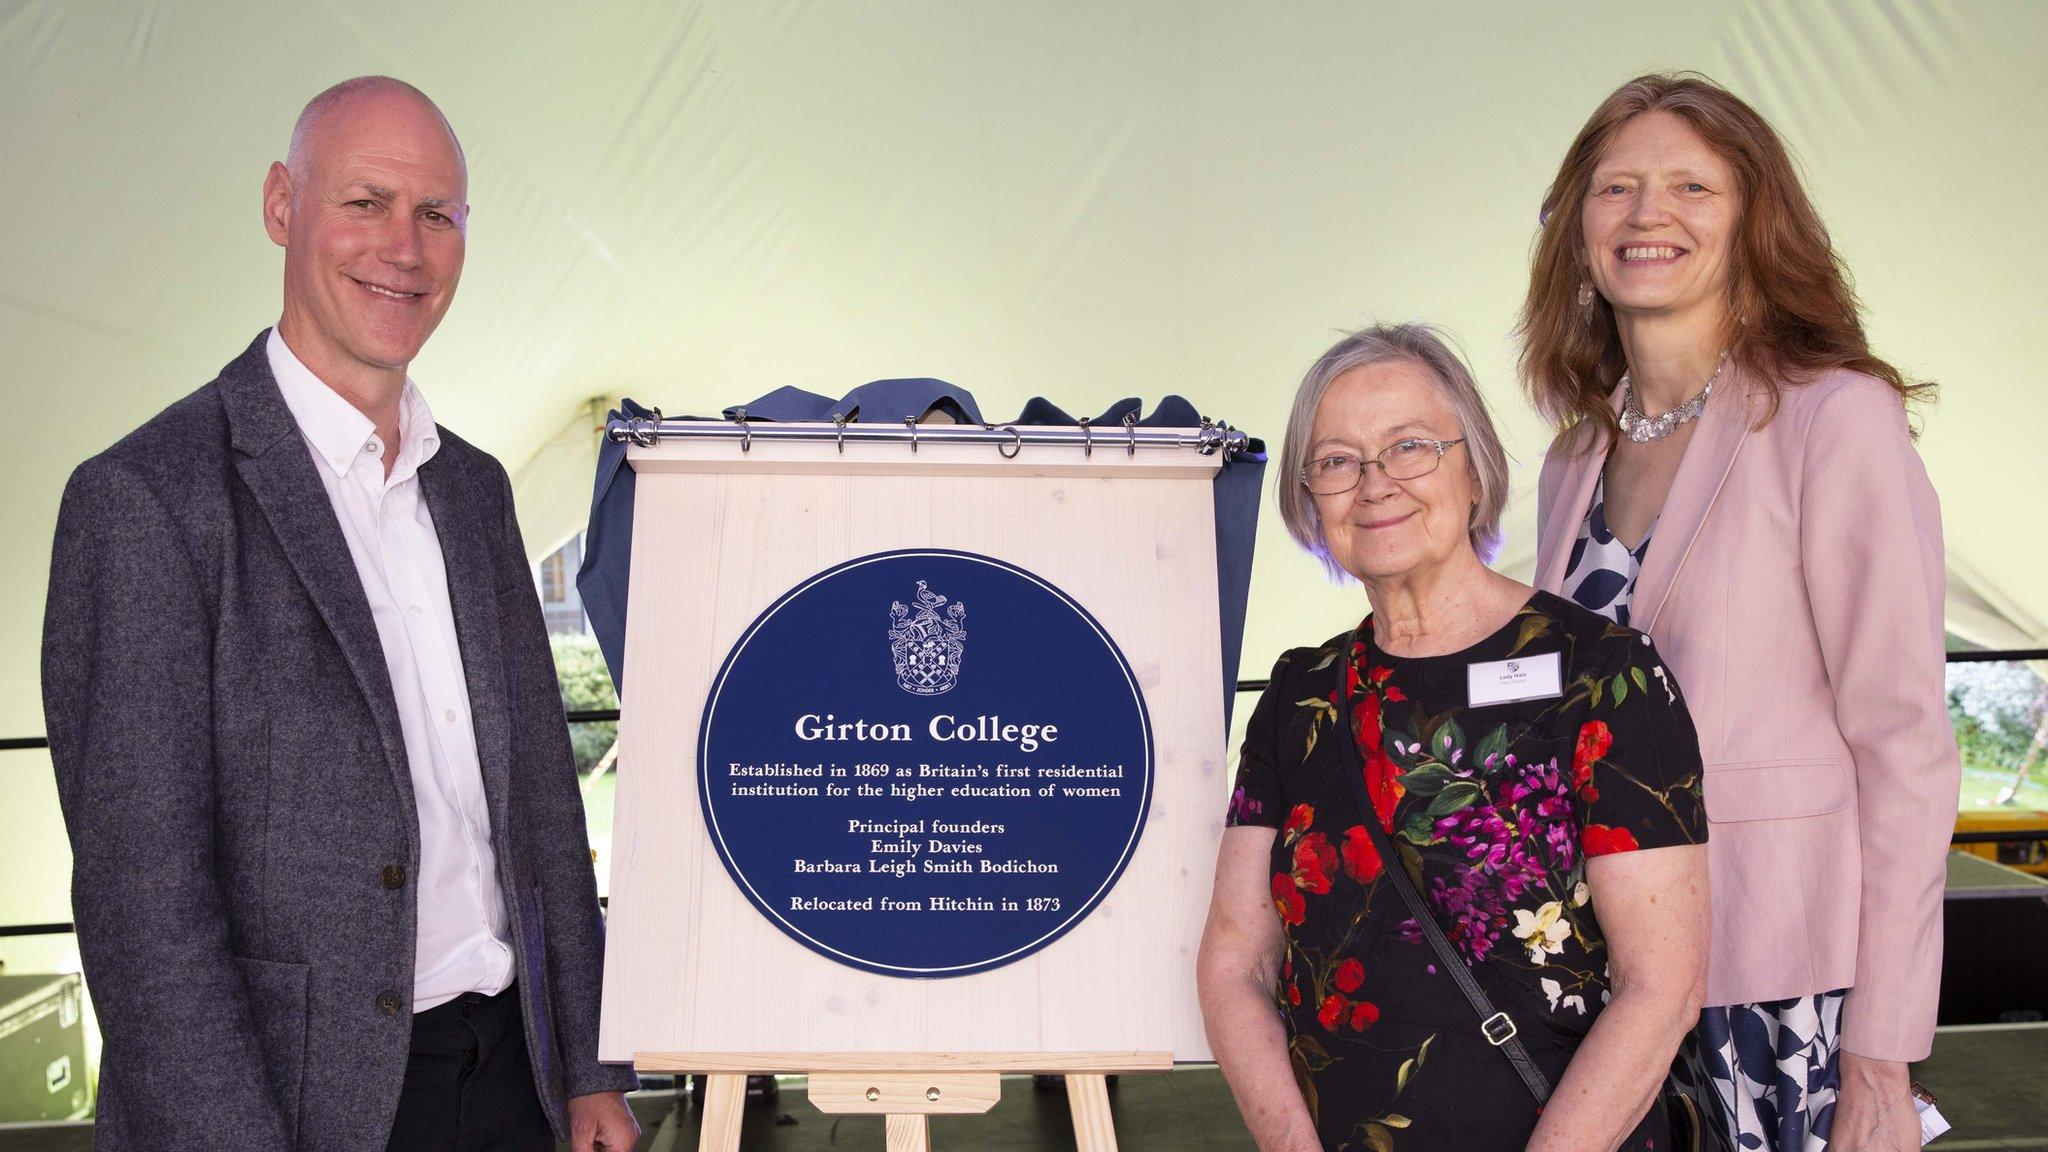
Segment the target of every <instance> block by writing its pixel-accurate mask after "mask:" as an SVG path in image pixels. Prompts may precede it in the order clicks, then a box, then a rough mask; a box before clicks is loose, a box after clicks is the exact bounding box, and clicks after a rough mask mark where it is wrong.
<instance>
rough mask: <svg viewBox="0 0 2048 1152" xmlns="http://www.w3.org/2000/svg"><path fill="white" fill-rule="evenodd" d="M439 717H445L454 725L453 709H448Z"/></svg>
mask: <svg viewBox="0 0 2048 1152" xmlns="http://www.w3.org/2000/svg"><path fill="white" fill-rule="evenodd" d="M441 715H443V716H446V717H447V718H448V722H449V723H450V724H453V723H455V709H453V708H450V709H449V710H448V711H446V712H443V713H441Z"/></svg>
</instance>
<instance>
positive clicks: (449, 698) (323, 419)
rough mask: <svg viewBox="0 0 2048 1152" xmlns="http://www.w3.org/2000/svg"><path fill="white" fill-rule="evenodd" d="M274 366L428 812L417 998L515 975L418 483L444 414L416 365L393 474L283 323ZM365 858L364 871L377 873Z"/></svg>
mask: <svg viewBox="0 0 2048 1152" xmlns="http://www.w3.org/2000/svg"><path fill="white" fill-rule="evenodd" d="M267 352H268V354H269V357H270V371H271V374H272V375H273V376H275V377H276V378H277V386H278V388H279V389H280V390H281V391H282V392H283V393H284V402H285V407H287V408H289V409H291V413H292V419H293V420H294V421H296V422H297V423H298V426H299V434H300V436H302V437H303V438H304V439H305V442H306V448H307V450H308V451H310V452H311V453H312V454H313V470H314V471H316V472H318V473H319V474H320V483H321V484H322V485H323V486H324V487H325V488H326V489H327V499H328V502H329V503H331V504H332V505H333V506H334V515H335V518H336V519H338V520H340V521H341V534H342V536H343V538H345V539H346V540H347V541H348V551H349V555H350V556H351V557H353V558H354V560H355V565H356V574H357V575H358V576H360V577H361V578H362V582H363V593H364V594H365V595H366V596H368V597H369V601H370V615H371V617H372V618H374V619H375V620H376V622H377V640H378V642H379V644H380V645H381V646H382V647H383V650H384V665H385V667H386V668H388V669H389V670H390V672H391V691H392V694H393V696H394V697H395V698H396V701H397V704H398V723H399V728H400V730H401V731H402V732H403V733H404V735H405V758H406V762H407V764H408V765H409V766H410V768H411V772H412V793H413V802H414V805H415V807H417V809H418V810H419V819H420V859H419V866H418V869H417V871H416V873H415V874H414V875H412V876H409V877H407V878H406V879H407V882H408V883H410V884H411V885H412V886H413V890H414V892H415V893H416V894H417V896H418V917H419V938H418V951H417V953H416V955H415V958H414V961H413V993H412V997H413V998H412V1008H413V1011H415V1012H424V1011H426V1010H427V1009H429V1008H432V1007H433V1006H435V1005H436V1004H441V1003H444V1002H446V1001H449V1000H452V999H454V998H455V997H457V996H459V995H461V994H462V993H464V992H484V993H488V994H492V995H495V994H497V993H499V992H502V991H504V990H505V989H506V988H507V987H508V986H510V985H511V983H512V975H513V965H512V936H511V932H510V930H509V927H508V925H507V921H506V915H505V897H504V893H503V891H502V890H501V889H500V887H499V884H498V873H497V864H496V860H495V858H494V857H493V854H492V850H491V818H490V810H489V808H488V806H487V804H486V801H485V797H484V782H483V771H482V769H481V768H480V767H479V766H478V763H477V751H476V732H475V729H474V728H473V727H472V726H471V724H470V714H469V684H468V681H467V679H466V677H465V676H464V675H463V671H462V652H461V649H460V648H459V647H458V646H457V641H456V636H455V612H454V608H453V606H452V605H451V603H450V602H449V599H448V570H447V567H446V565H445V564H444V563H443V561H442V558H441V540H440V537H438V536H436V535H435V534H434V519H433V516H432V515H431V514H430V513H429V511H428V509H427V502H426V500H425V499H423V498H422V497H421V494H420V480H419V468H420V465H422V464H424V463H426V462H427V460H428V459H430V458H431V457H432V456H433V455H434V453H435V451H436V450H437V449H439V448H440V446H441V438H440V436H439V435H438V434H437V433H436V431H435V429H434V414H433V412H432V411H430V410H429V409H428V408H427V400H426V397H425V396H422V395H421V394H420V390H419V388H418V387H417V386H415V385H414V384H413V382H412V381H411V380H410V379H408V380H406V382H405V390H404V392H403V393H402V394H401V396H400V400H399V418H398V438H399V448H398V458H397V460H396V462H395V463H393V465H392V467H391V475H390V476H389V477H388V478H387V477H386V476H385V475H384V442H383V440H382V439H381V438H380V437H378V435H377V429H376V425H375V424H374V423H373V422H372V421H371V420H370V418H369V417H368V416H365V415H363V414H362V413H361V412H360V411H358V410H357V409H356V407H355V406H354V405H352V404H350V403H349V402H348V401H347V400H344V399H343V398H342V397H341V395H340V394H339V393H337V392H335V391H334V390H333V389H331V388H329V387H328V386H327V385H325V384H323V383H321V381H320V378H319V377H317V376H315V375H313V373H312V371H311V370H309V369H308V368H307V367H306V366H305V365H304V364H302V363H300V362H299V358H298V357H297V356H295V355H293V353H292V350H291V349H290V348H288V347H286V345H285V342H284V338H283V337H281V336H279V335H278V334H277V330H276V329H275V328H273V329H271V331H270V340H269V342H268V344H267ZM376 881H377V874H376V872H375V870H366V871H365V873H364V882H365V883H375V882H376Z"/></svg>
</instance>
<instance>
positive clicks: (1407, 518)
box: [1308, 360, 1479, 581]
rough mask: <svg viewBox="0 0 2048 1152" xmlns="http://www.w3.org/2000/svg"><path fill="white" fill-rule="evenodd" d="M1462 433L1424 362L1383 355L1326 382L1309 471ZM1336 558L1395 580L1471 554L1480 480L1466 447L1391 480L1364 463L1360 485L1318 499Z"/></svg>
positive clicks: (1363, 575) (1366, 576)
mask: <svg viewBox="0 0 2048 1152" xmlns="http://www.w3.org/2000/svg"><path fill="white" fill-rule="evenodd" d="M1463 435H1464V432H1463V431H1461V430H1460V429H1459V427H1458V416H1457V412H1456V410H1455V409H1453V408H1452V407H1451V402H1450V401H1449V400H1448V399H1446V398H1445V396H1444V394H1443V390H1442V389H1441V388H1440V387H1438V385H1437V382H1436V380H1435V379H1434V378H1432V377H1431V376H1430V374H1429V371H1428V370H1427V369H1425V368H1424V367H1422V366H1421V365H1419V364H1416V363H1414V362H1413V361H1409V360H1391V361H1382V362H1380V363H1377V364H1368V365H1365V366H1364V367H1362V368H1354V369H1352V370H1351V371H1349V372H1346V373H1344V374H1343V375H1341V376H1339V377H1337V378H1336V379H1335V380H1332V381H1330V387H1329V389H1328V391H1326V392H1324V393H1323V399H1322V402H1321V403H1320V404H1318V405H1317V406H1316V419H1315V426H1314V429H1313V431H1312V432H1311V433H1310V438H1309V450H1308V460H1309V464H1308V467H1309V469H1310V471H1312V472H1313V471H1314V470H1315V469H1316V468H1317V466H1318V463H1319V462H1321V461H1326V460H1328V459H1329V458H1331V457H1332V456H1349V457H1353V458H1355V459H1358V460H1372V459H1374V458H1375V457H1377V456H1378V455H1379V454H1380V453H1381V452H1383V451H1385V450H1386V449H1387V448H1389V447H1391V446H1393V445H1394V444H1397V443H1400V442H1401V441H1403V440H1407V439H1411V438H1416V437H1422V438H1427V439H1430V440H1456V439H1458V438H1459V437H1461V436H1463ZM1313 499H1314V501H1315V509H1316V517H1317V519H1318V520H1319V521H1320V522H1321V525H1322V532H1323V544H1324V546H1325V547H1326V548H1328V549H1329V553H1330V557H1331V559H1333V560H1335V561H1336V562H1337V564H1338V565H1339V566H1340V567H1342V568H1343V569H1344V570H1345V571H1346V572H1349V573H1351V574H1352V575H1353V576H1356V577H1357V578H1359V579H1360V580H1365V581H1370V580H1375V579H1388V578H1398V577H1402V576H1409V575H1414V574H1417V573H1420V572H1424V571H1427V570H1429V569H1432V568H1435V567H1437V566H1439V565H1442V564H1444V563H1446V562H1448V561H1450V560H1452V559H1453V558H1455V557H1456V556H1457V555H1458V554H1459V553H1460V552H1470V551H1471V550H1472V540H1471V536H1470V529H1471V524H1472V510H1473V508H1474V507H1475V506H1476V505H1477V504H1478V502H1479V477H1478V475H1477V473H1475V472H1474V470H1473V468H1472V464H1471V457H1470V455H1469V454H1468V453H1467V452H1466V448H1465V446H1464V445H1462V444H1461V445H1458V446H1457V447H1454V448H1452V449H1450V450H1449V451H1447V452H1445V453H1444V455H1443V458H1442V460H1441V461H1440V462H1439V463H1438V466H1437V468H1436V470H1435V471H1434V472H1431V473H1429V474H1427V475H1425V476H1420V477H1417V478H1415V479H1413V480H1393V479H1389V478H1388V477H1387V474H1386V472H1385V470H1383V469H1381V468H1379V467H1376V466H1373V465H1370V464H1368V465H1366V466H1365V471H1364V474H1363V475H1362V476H1360V478H1359V481H1358V487H1356V488H1353V489H1352V490H1351V491H1349V492H1344V493H1339V494H1337V495H1334V496H1315V497H1313Z"/></svg>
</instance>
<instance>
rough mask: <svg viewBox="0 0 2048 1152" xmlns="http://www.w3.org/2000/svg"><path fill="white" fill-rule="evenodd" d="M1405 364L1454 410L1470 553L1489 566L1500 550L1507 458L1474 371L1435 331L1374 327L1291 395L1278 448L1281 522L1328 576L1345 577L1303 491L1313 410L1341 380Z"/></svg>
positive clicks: (1338, 346)
mask: <svg viewBox="0 0 2048 1152" xmlns="http://www.w3.org/2000/svg"><path fill="white" fill-rule="evenodd" d="M1390 361H1407V362H1409V363H1412V364H1416V365H1419V366H1421V368H1422V369H1423V370H1424V371H1426V372H1428V373H1429V375H1430V376H1431V377H1432V378H1433V379H1435V381H1436V383H1437V387H1438V388H1439V389H1440V390H1441V391H1442V392H1443V396H1444V399H1445V400H1448V401H1449V402H1450V405H1451V410H1452V411H1453V412H1455V413H1456V414H1457V417H1458V434H1459V435H1460V436H1463V437H1464V438H1465V443H1464V445H1463V447H1464V449H1465V451H1466V459H1467V460H1469V461H1471V467H1472V471H1473V473H1474V474H1475V475H1476V476H1477V477H1478V479H1479V503H1478V504H1477V505H1476V506H1475V507H1474V508H1473V509H1472V521H1471V526H1470V535H1471V540H1472V550H1473V551H1474V552H1477V553H1478V554H1479V559H1480V560H1482V561H1484V562H1486V563H1489V564H1490V563H1492V562H1493V557H1494V554H1495V552H1496V551H1497V550H1498V549H1499V548H1500V539H1501V537H1500V515H1501V510H1502V509H1503V508H1505V507H1506V506H1507V502H1508V456H1507V452H1506V451H1505V450H1504V449H1502V448H1501V446H1500V436H1499V434H1498V433H1496V432H1495V431H1494V428H1493V417H1492V416H1491V415H1489V414H1488V412H1487V410H1486V399H1485V398H1484V397H1483V396H1481V395H1480V394H1479V384H1478V382H1477V381H1475V380H1473V379H1472V370H1471V369H1470V368H1467V367H1466V366H1465V361H1464V359H1463V358H1461V357H1460V356H1459V355H1458V354H1457V353H1456V352H1455V351H1453V350H1452V349H1451V345H1450V341H1449V340H1448V339H1447V338H1446V337H1445V336H1444V334H1443V333H1442V332H1441V331H1440V330H1438V329H1437V327H1436V326H1435V325H1432V324H1377V325H1374V326H1373V327H1370V328H1361V329H1359V330H1358V331H1356V332H1353V333H1351V334H1350V335H1348V336H1345V337H1344V338H1343V339H1342V340H1339V341H1337V342H1336V343H1335V344H1332V345H1331V346H1330V350H1329V351H1327V352H1325V353H1323V354H1322V355H1321V356H1320V357H1318V358H1317V359H1316V362H1315V363H1314V364H1311V365H1310V366H1309V369H1308V371H1307V372H1306V373H1304V374H1303V376H1302V378H1301V387H1299V388H1298V389H1296V390H1295V393H1294V408H1293V409H1292V410H1291V411H1290V412H1289V413H1288V414H1287V438H1286V440H1285V441H1284V442H1283V443H1282V445H1281V448H1280V467H1279V469H1278V470H1277V471H1278V473H1279V476H1278V483H1279V488H1280V492H1279V496H1280V520H1281V522H1282V523H1284V524H1286V525H1287V534H1288V535H1290V536H1292V537H1294V542H1295V543H1297V544H1299V545H1301V546H1302V548H1303V549H1304V550H1305V551H1307V552H1308V553H1309V554H1310V555H1312V556H1314V557H1315V558H1316V559H1318V560H1320V561H1322V562H1323V567H1324V568H1327V569H1328V570H1329V572H1330V575H1332V576H1334V577H1339V578H1343V577H1344V576H1346V575H1347V574H1346V573H1345V571H1344V569H1343V568H1342V566H1340V565H1339V564H1338V563H1337V562H1336V560H1335V559H1333V558H1332V557H1331V555H1330V549H1329V545H1328V543H1327V542H1326V541H1325V540H1324V537H1323V523H1322V518H1321V517H1319V516H1317V515H1316V504H1315V499H1314V498H1313V497H1312V496H1310V495H1309V492H1308V489H1307V488H1306V487H1304V486H1303V485H1302V481H1301V477H1302V469H1304V468H1306V467H1307V466H1308V453H1309V440H1310V437H1312V436H1313V435H1314V434H1315V424H1316V409H1317V408H1319V407H1321V406H1322V403H1323V395H1324V393H1326V392H1328V391H1329V390H1330V383H1331V382H1332V381H1334V380H1336V379H1337V377H1339V376H1342V375H1344V374H1345V373H1346V372H1351V371H1354V370H1356V369H1359V368H1364V367H1366V366H1367V365H1370V364H1384V363H1388V362H1390Z"/></svg>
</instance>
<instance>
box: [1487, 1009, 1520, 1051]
mask: <svg viewBox="0 0 2048 1152" xmlns="http://www.w3.org/2000/svg"><path fill="white" fill-rule="evenodd" d="M1479 1034H1480V1035H1482V1036H1484V1037H1486V1042H1487V1043H1488V1044H1491V1045H1493V1046H1494V1047H1495V1048H1498V1047H1500V1046H1501V1045H1503V1044H1505V1043H1507V1042H1508V1041H1510V1040H1513V1039H1514V1038H1515V1022H1514V1021H1513V1020H1510V1019H1508V1014H1507V1013H1505V1012H1495V1013H1494V1014H1493V1015H1491V1016H1488V1017H1487V1018H1486V1019H1485V1020H1484V1021H1482V1022H1481V1023H1480V1025H1479Z"/></svg>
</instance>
